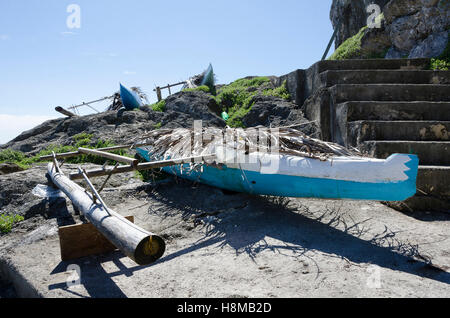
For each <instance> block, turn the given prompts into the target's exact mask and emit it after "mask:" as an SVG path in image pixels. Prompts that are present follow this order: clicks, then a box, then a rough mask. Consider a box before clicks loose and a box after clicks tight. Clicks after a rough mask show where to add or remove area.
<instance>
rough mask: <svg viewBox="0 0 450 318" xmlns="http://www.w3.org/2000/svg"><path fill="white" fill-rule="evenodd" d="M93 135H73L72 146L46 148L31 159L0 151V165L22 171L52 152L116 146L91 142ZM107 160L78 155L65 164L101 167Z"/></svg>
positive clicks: (10, 151) (20, 153)
mask: <svg viewBox="0 0 450 318" xmlns="http://www.w3.org/2000/svg"><path fill="white" fill-rule="evenodd" d="M92 137H93V135H91V134H86V133H81V134H78V135H75V136H73V137H72V140H73V141H74V145H65V146H63V145H50V146H48V147H47V148H45V149H43V150H41V151H40V152H39V153H38V154H37V155H35V156H33V157H27V156H25V154H24V153H22V152H20V151H14V150H11V149H6V150H3V151H0V163H3V162H10V163H15V164H17V165H18V166H20V167H22V168H23V169H29V168H30V167H31V165H32V164H33V163H37V162H40V161H41V160H40V157H41V156H48V155H51V154H52V153H53V152H54V153H55V154H58V153H66V152H75V151H77V150H78V148H80V147H83V148H88V149H99V148H108V147H114V146H116V144H114V143H113V142H111V141H109V140H102V139H99V140H98V141H97V142H96V143H93V142H92ZM111 153H115V154H118V155H121V156H130V155H129V154H128V153H127V152H126V151H125V150H115V151H112V152H111ZM107 161H109V160H108V159H105V158H102V157H98V156H92V155H79V156H76V157H72V158H67V159H66V160H65V162H67V163H72V164H81V163H94V164H99V165H103V164H105V163H106V162H107ZM110 163H111V164H115V162H110Z"/></svg>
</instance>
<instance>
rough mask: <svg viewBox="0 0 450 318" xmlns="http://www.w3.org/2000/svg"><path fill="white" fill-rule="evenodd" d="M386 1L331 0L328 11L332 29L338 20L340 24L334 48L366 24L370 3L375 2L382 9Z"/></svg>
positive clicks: (337, 23)
mask: <svg viewBox="0 0 450 318" xmlns="http://www.w3.org/2000/svg"><path fill="white" fill-rule="evenodd" d="M388 2H389V0H333V4H332V5H331V12H330V19H331V23H332V24H333V29H334V30H336V28H337V27H338V25H339V22H340V24H341V27H340V28H339V31H338V33H337V35H336V41H335V46H336V48H338V47H339V46H340V45H341V44H342V43H343V42H344V41H345V40H346V39H348V38H350V37H352V36H354V35H355V34H357V33H358V32H359V30H361V28H362V27H364V26H366V25H367V18H368V17H369V15H370V14H369V13H368V12H367V8H368V6H369V5H370V4H377V5H379V6H380V8H381V9H382V8H383V7H384V6H385V5H386V3H388Z"/></svg>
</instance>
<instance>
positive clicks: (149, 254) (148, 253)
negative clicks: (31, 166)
mask: <svg viewBox="0 0 450 318" xmlns="http://www.w3.org/2000/svg"><path fill="white" fill-rule="evenodd" d="M48 174H49V176H50V178H51V179H52V181H53V183H54V184H55V185H56V186H57V187H58V188H59V189H61V191H63V192H64V193H65V194H66V195H67V196H68V197H69V198H70V199H71V200H72V202H73V204H74V206H76V207H77V208H78V209H79V210H80V211H81V212H82V213H83V214H84V216H85V217H86V219H88V220H89V222H91V223H92V225H94V226H95V227H96V228H97V229H98V231H99V232H100V233H102V234H103V235H104V236H105V237H106V238H107V239H108V241H110V242H111V243H112V244H113V245H114V246H116V247H117V248H118V249H119V250H120V251H122V252H123V253H124V254H125V255H126V256H128V257H129V258H131V259H132V260H133V261H135V262H136V263H137V264H139V265H148V264H151V263H154V262H155V261H157V260H158V259H159V258H161V257H162V255H163V254H164V251H165V242H164V240H163V239H162V238H161V237H160V236H158V235H155V234H153V233H150V232H148V231H145V230H143V229H141V228H140V227H138V226H136V225H135V224H133V223H131V222H130V221H128V220H127V219H125V218H124V217H122V216H121V215H120V214H118V213H117V212H115V211H113V210H111V209H107V208H106V207H105V206H103V205H102V204H95V203H94V202H93V197H92V196H91V195H90V194H88V193H87V192H86V191H85V190H84V189H83V188H82V187H80V186H79V185H77V184H76V183H74V182H73V181H71V180H69V178H67V177H66V176H65V175H64V174H63V173H60V172H58V171H57V169H56V167H55V166H54V164H53V163H49V164H48ZM108 211H109V213H108Z"/></svg>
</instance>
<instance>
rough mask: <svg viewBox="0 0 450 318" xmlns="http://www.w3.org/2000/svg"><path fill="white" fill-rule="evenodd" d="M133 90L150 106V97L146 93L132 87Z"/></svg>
mask: <svg viewBox="0 0 450 318" xmlns="http://www.w3.org/2000/svg"><path fill="white" fill-rule="evenodd" d="M131 90H132V91H133V92H135V93H136V94H137V95H138V96H139V98H140V99H142V100H145V101H146V103H147V104H148V96H147V94H146V93H144V91H143V90H142V89H141V88H140V87H131Z"/></svg>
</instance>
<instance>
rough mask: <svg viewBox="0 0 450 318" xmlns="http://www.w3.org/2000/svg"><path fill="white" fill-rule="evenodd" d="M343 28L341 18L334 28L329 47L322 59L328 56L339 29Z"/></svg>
mask: <svg viewBox="0 0 450 318" xmlns="http://www.w3.org/2000/svg"><path fill="white" fill-rule="evenodd" d="M340 28H341V20H337V25H336V28H335V29H334V32H333V35H332V36H331V39H330V42H329V43H328V46H327V49H326V50H325V53H324V54H323V56H322V61H323V60H325V59H326V58H327V55H328V52H329V51H330V48H331V44H333V42H334V40H335V39H336V36H337V33H338V31H339V29H340Z"/></svg>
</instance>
